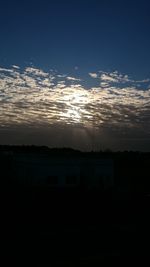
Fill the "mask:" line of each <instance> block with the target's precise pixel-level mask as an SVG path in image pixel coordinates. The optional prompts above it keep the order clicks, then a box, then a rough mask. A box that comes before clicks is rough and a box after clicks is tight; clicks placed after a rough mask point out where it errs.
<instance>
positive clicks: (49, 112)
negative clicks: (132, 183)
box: [0, 68, 150, 135]
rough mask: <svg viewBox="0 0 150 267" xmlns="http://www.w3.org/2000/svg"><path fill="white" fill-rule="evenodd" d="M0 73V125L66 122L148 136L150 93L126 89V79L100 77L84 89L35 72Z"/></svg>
mask: <svg viewBox="0 0 150 267" xmlns="http://www.w3.org/2000/svg"><path fill="white" fill-rule="evenodd" d="M0 73H1V75H0V125H3V127H5V128H8V127H9V126H10V127H12V125H18V126H20V125H22V126H26V127H27V126H30V127H34V126H33V125H36V126H37V127H38V126H39V127H41V125H45V126H44V127H46V126H47V127H49V125H53V124H67V125H69V124H70V125H80V126H84V127H85V128H88V127H94V128H98V129H99V128H100V129H101V130H102V129H106V128H109V129H110V128H111V129H113V130H115V131H121V130H120V129H124V128H126V129H128V131H129V132H130V131H131V129H136V132H141V131H142V129H144V131H145V134H147V135H148V134H149V132H150V124H149V121H150V89H147V90H146V89H142V87H141V88H140V89H139V88H138V87H136V83H135V84H134V85H130V84H129V85H127V84H126V83H125V81H126V82H127V81H128V80H129V78H128V76H127V75H121V74H119V73H118V72H112V73H101V85H100V86H99V87H92V86H91V88H89V89H87V88H86V87H85V86H83V85H82V81H81V80H80V79H77V78H74V77H72V76H68V77H66V76H65V77H64V75H61V74H58V73H56V74H54V73H53V74H51V73H45V72H43V71H42V70H39V69H35V68H34V69H33V68H26V69H25V70H23V71H20V69H15V68H12V69H6V68H0ZM60 75H61V78H64V80H61V81H60V79H59V78H60V77H58V76H60ZM62 76H63V77H62ZM67 80H70V81H78V83H77V84H71V85H68V83H67V82H66V81H67ZM116 81H117V83H116ZM114 82H115V85H114V84H113V85H111V84H112V83H114ZM120 84H121V85H122V86H121V87H120Z"/></svg>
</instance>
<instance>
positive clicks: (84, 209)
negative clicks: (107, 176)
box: [1, 188, 150, 266]
mask: <svg viewBox="0 0 150 267" xmlns="http://www.w3.org/2000/svg"><path fill="white" fill-rule="evenodd" d="M3 195H4V196H3V203H2V206H3V209H4V216H3V218H4V228H1V230H2V234H3V236H4V239H3V240H4V243H3V247H4V248H5V263H6V266H9V265H8V264H11V265H13V266H56V265H58V266H59V265H60V266H82V265H83V266H84V265H85V266H86V265H88V266H106V265H107V266H111V265H113V264H115V265H116V264H117V265H120V266H123V265H128V264H132V265H135V264H137V263H140V264H142V265H143V264H144V265H145V264H146V262H147V260H148V259H149V237H150V234H149V229H150V224H149V222H150V220H149V211H150V200H149V197H148V196H146V195H144V194H138V193H136V194H133V193H132V194H130V195H129V194H121V193H120V194H118V193H111V192H109V193H108V192H107V193H102V192H98V191H93V192H85V191H84V190H80V189H77V190H68V191H66V192H65V191H63V190H59V191H58V190H57V191H55V190H49V189H48V188H47V189H46V188H5V189H3ZM3 266H5V264H3Z"/></svg>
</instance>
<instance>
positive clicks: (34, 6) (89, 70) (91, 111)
mask: <svg viewBox="0 0 150 267" xmlns="http://www.w3.org/2000/svg"><path fill="white" fill-rule="evenodd" d="M149 14H150V1H148V0H147V1H146V0H143V1H141V0H140V1H138V0H137V1H134V0H133V1H132V0H130V1H121V0H120V1H117V0H116V1H115V0H112V1H109V0H105V1H100V0H99V1H98V0H97V1H96V0H89V1H88V0H86V1H85V0H80V1H79V0H76V1H75V0H70V1H69V0H68V1H67V0H55V1H54V0H51V1H46V0H43V1H34V0H30V1H28V0H26V1H13V0H11V1H9V0H5V1H1V16H0V37H1V42H0V144H35V145H48V146H50V147H73V148H76V149H81V150H86V151H87V150H101V149H108V148H109V149H112V150H142V151H149V150H150V50H149V47H150V16H149Z"/></svg>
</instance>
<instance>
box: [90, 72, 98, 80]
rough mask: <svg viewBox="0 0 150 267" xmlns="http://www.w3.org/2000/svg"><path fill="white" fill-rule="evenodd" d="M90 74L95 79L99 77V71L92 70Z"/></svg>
mask: <svg viewBox="0 0 150 267" xmlns="http://www.w3.org/2000/svg"><path fill="white" fill-rule="evenodd" d="M89 75H90V77H92V78H94V79H97V78H98V74H97V73H94V72H90V73H89Z"/></svg>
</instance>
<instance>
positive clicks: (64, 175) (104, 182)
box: [14, 155, 113, 187]
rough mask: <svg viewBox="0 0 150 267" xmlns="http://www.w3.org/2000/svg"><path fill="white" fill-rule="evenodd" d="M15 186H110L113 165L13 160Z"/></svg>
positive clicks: (37, 158)
mask: <svg viewBox="0 0 150 267" xmlns="http://www.w3.org/2000/svg"><path fill="white" fill-rule="evenodd" d="M14 166H15V173H16V177H17V180H18V182H19V183H23V184H29V185H42V184H43V185H45V184H47V185H49V186H79V185H83V186H103V187H108V186H113V162H112V160H108V159H104V160H102V159H85V158H66V159H64V158H50V157H48V156H42V155H40V156H38V155H28V156H27V155H19V156H15V157H14Z"/></svg>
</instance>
